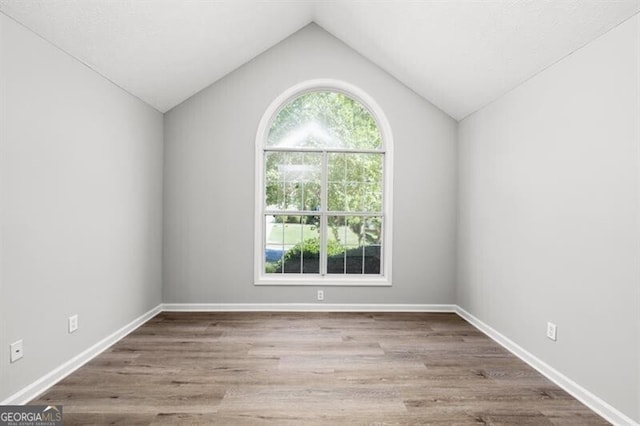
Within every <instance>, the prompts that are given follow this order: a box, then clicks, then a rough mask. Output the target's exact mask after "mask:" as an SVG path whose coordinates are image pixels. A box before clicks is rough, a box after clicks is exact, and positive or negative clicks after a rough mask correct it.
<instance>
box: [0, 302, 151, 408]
mask: <svg viewBox="0 0 640 426" xmlns="http://www.w3.org/2000/svg"><path fill="white" fill-rule="evenodd" d="M160 312H162V305H158V306H156V307H155V308H153V309H151V310H150V311H148V312H146V313H144V314H142V315H141V316H139V317H138V318H136V319H134V320H133V321H131V322H130V323H129V324H127V325H125V326H124V327H122V328H120V329H119V330H117V331H115V332H114V333H111V334H110V335H109V336H107V337H105V338H104V339H102V340H100V341H99V342H98V343H96V344H95V345H93V346H91V347H90V348H89V349H87V350H85V351H83V352H81V353H80V354H78V355H76V356H75V357H73V358H71V359H70V360H69V361H67V362H65V363H64V364H62V365H61V366H59V367H57V368H56V369H54V370H52V371H50V372H49V373H47V374H45V375H44V376H42V377H41V378H39V379H38V380H36V381H35V382H33V383H31V384H30V385H28V386H26V387H25V388H23V389H21V390H19V391H18V392H16V393H14V394H13V395H11V396H10V397H8V398H7V399H5V400H4V401H1V402H0V405H23V404H26V403H27V402H29V401H31V400H32V399H34V398H36V397H37V396H38V395H41V394H42V393H43V392H45V391H46V390H47V389H49V388H50V387H51V386H53V385H55V384H56V383H58V382H59V381H60V380H62V379H64V378H65V377H67V376H68V375H69V374H71V373H73V372H74V371H76V370H77V369H78V368H80V367H82V366H83V365H84V364H86V363H87V362H89V361H91V360H92V359H93V358H95V357H96V356H98V355H100V354H101V353H102V352H104V351H105V350H106V349H107V348H108V347H109V346H111V345H113V344H114V343H116V342H118V341H119V340H120V339H122V338H123V337H125V336H126V335H127V334H129V333H131V332H132V331H133V330H135V329H136V328H138V327H140V326H141V325H142V324H144V323H145V322H147V321H148V320H150V319H151V318H153V317H154V316H156V315H157V314H159V313H160Z"/></svg>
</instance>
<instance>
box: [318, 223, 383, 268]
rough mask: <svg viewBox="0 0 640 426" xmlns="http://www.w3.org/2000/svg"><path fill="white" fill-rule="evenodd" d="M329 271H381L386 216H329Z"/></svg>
mask: <svg viewBox="0 0 640 426" xmlns="http://www.w3.org/2000/svg"><path fill="white" fill-rule="evenodd" d="M327 224H328V229H327V273H329V274H376V275H377V274H380V264H381V249H382V240H381V236H382V217H379V216H376V217H366V216H329V217H328V220H327Z"/></svg>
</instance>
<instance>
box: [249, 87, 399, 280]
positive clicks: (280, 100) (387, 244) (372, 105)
mask: <svg viewBox="0 0 640 426" xmlns="http://www.w3.org/2000/svg"><path fill="white" fill-rule="evenodd" d="M319 90H327V91H334V92H341V93H344V94H345V95H347V96H349V97H351V98H353V99H355V100H357V101H358V102H360V103H362V104H363V105H364V106H365V107H367V109H368V110H369V111H370V112H371V114H372V115H373V118H374V119H375V120H376V122H377V124H378V129H379V130H380V134H381V136H382V144H383V145H382V146H383V150H384V153H385V169H384V194H383V200H384V210H383V211H384V215H385V222H384V223H385V225H384V228H383V229H384V231H383V239H382V241H383V250H384V256H383V265H382V271H383V275H373V276H369V275H359V274H358V275H344V276H339V277H336V276H334V275H325V276H320V275H316V274H299V275H298V274H279V275H276V274H265V273H263V270H264V249H263V241H264V238H265V236H264V225H263V222H264V218H263V211H262V208H263V206H262V202H263V188H264V147H265V144H266V140H267V136H268V133H269V128H270V125H271V122H272V120H273V119H274V118H275V116H276V115H277V114H278V113H279V112H280V109H281V108H282V107H284V106H285V105H286V104H287V103H289V102H290V101H292V100H293V99H295V98H297V97H298V96H301V95H303V94H304V93H307V92H311V91H319ZM392 188H393V135H392V133H391V126H389V122H388V121H387V118H386V116H385V115H384V113H383V111H382V108H380V106H379V105H378V103H377V102H376V101H375V100H374V99H373V98H372V97H371V96H369V95H368V94H367V93H366V92H365V91H363V90H362V89H360V88H358V87H356V86H354V85H352V84H350V83H347V82H345V81H341V80H334V79H316V80H307V81H303V82H301V83H298V84H296V85H295V86H293V87H291V88H289V89H287V90H286V91H284V92H283V93H282V94H281V95H280V96H278V97H277V98H276V99H275V100H274V101H273V102H271V104H270V105H269V107H268V108H267V109H266V111H265V113H264V114H263V116H262V119H261V120H260V124H259V125H258V132H257V134H256V143H255V205H254V215H255V220H254V243H253V247H254V284H255V285H297V286H306V285H309V286H390V285H391V276H392V274H391V272H392V271H391V264H392V253H393V250H392V246H393V229H392V228H393V217H392V216H393V208H392V207H393V190H392ZM274 275H275V277H274ZM276 277H277V278H276Z"/></svg>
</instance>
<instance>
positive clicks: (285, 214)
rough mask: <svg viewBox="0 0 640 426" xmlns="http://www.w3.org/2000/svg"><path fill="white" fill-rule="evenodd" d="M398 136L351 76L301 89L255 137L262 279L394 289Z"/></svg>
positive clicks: (276, 107)
mask: <svg viewBox="0 0 640 426" xmlns="http://www.w3.org/2000/svg"><path fill="white" fill-rule="evenodd" d="M391 166H392V162H391V132H390V130H389V126H388V124H387V122H386V119H385V118H384V116H383V115H382V111H381V110H380V109H379V107H377V105H376V104H375V103H374V102H373V100H372V99H370V98H369V97H368V96H367V95H366V94H365V93H363V92H362V91H361V90H359V89H357V88H355V87H353V86H351V85H348V84H346V83H344V82H339V81H329V80H316V81H310V82H306V83H303V84H301V85H298V86H295V87H293V88H291V89H290V90H288V91H287V92H285V93H284V94H283V95H281V96H280V97H279V98H278V99H276V100H275V101H274V102H273V103H272V105H271V106H270V107H269V109H268V110H267V112H266V113H265V115H264V116H263V119H262V121H261V123H260V127H259V129H258V135H257V139H256V221H257V224H256V243H255V245H256V247H255V255H256V274H255V276H256V277H255V278H256V284H294V285H304V284H309V285H318V284H320V285H328V284H329V285H390V284H391V281H390V278H391V173H392V171H391Z"/></svg>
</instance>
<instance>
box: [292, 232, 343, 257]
mask: <svg viewBox="0 0 640 426" xmlns="http://www.w3.org/2000/svg"><path fill="white" fill-rule="evenodd" d="M342 252H344V248H343V247H342V245H341V244H340V243H339V242H338V241H335V240H329V241H327V253H328V254H329V256H333V255H336V254H340V253H342ZM301 253H302V254H303V255H304V256H309V255H319V254H320V238H308V239H306V240H304V241H303V242H301V243H299V244H296V245H295V246H293V247H291V249H289V250H288V251H287V254H285V255H284V260H285V262H286V261H287V260H291V259H294V258H299V257H300V254H301Z"/></svg>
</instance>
